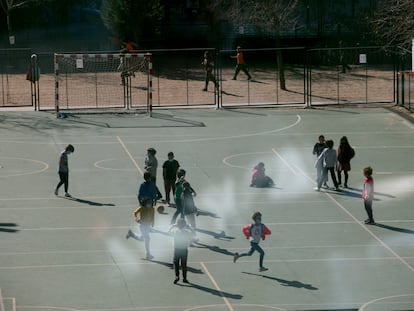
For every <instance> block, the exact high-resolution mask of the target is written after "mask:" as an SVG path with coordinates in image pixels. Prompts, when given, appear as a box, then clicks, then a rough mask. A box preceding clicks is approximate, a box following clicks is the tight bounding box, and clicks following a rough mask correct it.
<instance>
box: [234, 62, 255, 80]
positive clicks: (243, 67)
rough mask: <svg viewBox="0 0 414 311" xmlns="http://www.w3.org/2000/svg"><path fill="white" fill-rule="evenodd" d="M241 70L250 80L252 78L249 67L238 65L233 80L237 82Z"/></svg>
mask: <svg viewBox="0 0 414 311" xmlns="http://www.w3.org/2000/svg"><path fill="white" fill-rule="evenodd" d="M240 70H241V71H243V72H244V73H245V74H246V75H247V77H248V78H249V79H250V78H251V76H250V73H249V70H248V69H247V66H246V65H245V64H238V65H236V69H235V71H234V76H233V80H236V78H237V76H238V74H239V72H240Z"/></svg>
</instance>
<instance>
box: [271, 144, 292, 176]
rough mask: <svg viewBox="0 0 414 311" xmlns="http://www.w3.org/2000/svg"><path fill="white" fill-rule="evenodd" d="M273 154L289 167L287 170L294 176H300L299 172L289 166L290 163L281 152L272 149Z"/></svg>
mask: <svg viewBox="0 0 414 311" xmlns="http://www.w3.org/2000/svg"><path fill="white" fill-rule="evenodd" d="M272 152H273V153H274V154H275V155H276V156H277V157H278V158H279V159H280V160H282V162H283V163H284V164H285V165H286V166H287V168H288V169H289V170H290V171H291V172H292V173H293V174H294V175H298V172H297V171H296V170H295V169H294V168H293V166H292V165H290V164H289V162H288V161H286V160H285V159H284V158H283V157H282V156H281V155H280V154H279V152H277V151H276V149H275V148H272Z"/></svg>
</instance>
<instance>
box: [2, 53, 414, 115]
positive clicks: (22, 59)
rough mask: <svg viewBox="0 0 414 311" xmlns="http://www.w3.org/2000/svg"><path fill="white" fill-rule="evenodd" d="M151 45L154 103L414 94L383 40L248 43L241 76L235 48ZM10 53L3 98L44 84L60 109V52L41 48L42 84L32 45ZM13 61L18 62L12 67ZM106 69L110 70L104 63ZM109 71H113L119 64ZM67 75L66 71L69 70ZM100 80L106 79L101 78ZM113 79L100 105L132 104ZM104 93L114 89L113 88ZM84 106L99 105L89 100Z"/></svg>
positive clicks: (138, 88)
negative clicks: (340, 44) (30, 70)
mask: <svg viewBox="0 0 414 311" xmlns="http://www.w3.org/2000/svg"><path fill="white" fill-rule="evenodd" d="M206 50H208V51H209V52H210V54H211V55H212V57H213V62H214V70H213V74H214V76H215V78H216V79H217V81H218V84H219V85H218V87H217V88H216V87H214V84H213V82H209V84H208V86H207V90H205V89H206V80H205V79H206V73H205V68H204V66H203V65H202V61H203V54H204V52H205V51H206ZM145 52H151V54H152V55H153V70H152V106H153V109H158V108H168V107H185V106H202V107H203V106H206V107H218V108H219V107H232V106H253V107H255V106H276V105H299V106H313V105H320V104H324V105H325V104H347V103H366V104H369V103H393V102H401V101H399V100H398V99H399V98H401V99H403V100H404V103H405V104H406V103H410V100H411V98H413V97H414V95H413V96H411V95H410V94H411V93H410V90H411V88H410V85H411V84H412V83H411V82H412V80H413V78H412V77H409V76H407V77H405V78H404V86H402V82H401V80H399V79H401V75H398V74H397V73H398V69H397V67H396V65H395V64H396V62H397V61H398V60H397V59H396V58H395V57H392V56H389V55H387V54H385V53H384V52H382V50H381V49H380V48H378V47H348V48H323V49H305V48H303V47H294V48H280V49H242V52H243V53H244V60H245V62H246V65H247V69H248V72H249V75H250V79H249V77H248V76H247V75H246V74H245V73H244V72H243V71H241V72H240V73H239V74H238V76H237V78H236V79H233V78H234V74H235V66H236V59H235V58H234V56H235V55H236V52H235V51H233V50H215V49H176V50H150V51H145ZM0 53H2V52H1V51H0ZM3 53H8V54H7V55H8V57H9V58H11V60H10V61H8V62H6V61H3V62H2V63H4V65H3V64H2V63H0V65H2V66H0V76H1V79H2V81H1V83H2V88H1V94H0V96H1V98H2V99H3V102H2V104H0V106H23V105H29V106H30V105H32V100H31V99H32V98H33V96H32V95H33V94H32V92H33V91H36V89H37V91H38V94H36V95H37V96H36V99H37V101H38V102H39V107H38V108H39V109H41V110H50V109H55V76H54V64H53V54H52V53H38V54H37V62H38V65H39V68H40V78H39V81H38V88H33V87H31V86H30V84H29V83H28V81H26V74H27V66H28V64H29V63H30V55H31V54H32V52H31V51H30V49H24V50H22V51H19V53H17V54H16V53H14V52H13V51H10V50H6V51H5V52H3ZM88 53H90V52H88ZM97 53H104V52H97ZM2 59H4V58H2ZM8 64H9V65H8ZM10 64H14V65H13V66H12V67H10V66H11V65H10ZM99 74H100V75H102V74H104V73H103V72H102V70H101V71H100V72H99ZM110 74H111V75H114V72H111V73H110ZM89 77H90V76H88V77H87V76H86V75H85V76H82V75H81V73H80V75H79V77H78V78H79V83H77V84H76V88H78V91H79V92H81V90H80V88H82V87H83V85H84V84H86V83H82V81H86V80H88V79H90V78H89ZM71 78H72V79H73V77H71ZM75 78H76V77H75ZM60 79H64V76H62V77H61V78H60ZM85 79H86V80H85ZM131 79H132V82H131V86H132V88H131V92H133V93H132V94H133V95H134V94H135V93H137V94H138V93H139V92H141V93H142V92H145V91H146V88H147V81H145V79H142V77H138V76H137V77H135V78H131ZM407 79H408V80H409V83H408V84H407ZM95 80H96V81H97V82H96V83H97V84H99V81H100V79H95ZM112 80H113V81H114V82H113V83H114V85H113V86H111V88H114V89H116V88H119V92H118V91H116V92H111V93H113V94H118V95H116V96H117V97H116V98H113V99H111V98H109V99H108V100H106V101H102V102H98V103H96V104H95V105H94V107H93V108H104V109H105V108H107V107H109V106H107V105H106V104H105V102H110V103H111V107H114V106H115V107H116V106H119V107H123V108H125V106H124V105H123V104H122V103H121V102H120V103H119V105H118V104H116V101H122V100H123V99H122V98H121V97H122V96H121V97H120V96H119V94H123V93H125V92H123V91H122V88H123V87H124V86H123V85H122V83H120V78H119V77H118V78H115V79H112ZM112 80H111V81H112ZM108 81H109V80H108ZM60 84H61V85H62V84H63V85H64V81H62V80H61V81H60ZM87 84H91V81H90V80H88V83H87ZM25 85H27V87H25ZM407 87H408V90H407ZM100 89H102V85H96V90H95V91H94V92H99V90H100ZM75 91H76V90H75ZM401 91H404V94H403V95H404V96H403V97H401V95H402V94H399V93H400V92H401ZM14 92H15V93H14ZM407 92H408V94H409V95H407ZM15 94H16V95H15ZM13 96H14V97H13ZM105 96H111V94H108V95H105ZM114 96H115V95H114ZM407 96H408V97H407ZM16 98H18V100H17V99H16ZM131 98H132V102H131V103H130V105H128V107H126V108H127V109H128V108H129V109H140V108H144V107H145V105H146V103H145V102H142V100H141V99H140V98H141V97H139V96H132V97H131ZM0 100H1V99H0ZM75 108H76V109H79V108H82V105H79V103H76V107H75V106H74V105H72V104H71V102H70V99H68V100H67V101H66V102H65V105H64V109H75ZM84 108H92V107H87V105H85V107H84Z"/></svg>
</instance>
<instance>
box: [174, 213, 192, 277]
mask: <svg viewBox="0 0 414 311" xmlns="http://www.w3.org/2000/svg"><path fill="white" fill-rule="evenodd" d="M170 233H171V235H172V236H173V239H174V258H173V264H174V273H175V279H174V284H177V283H178V281H179V280H180V266H181V270H182V275H183V282H184V283H189V281H188V279H187V259H188V247H189V245H190V243H191V241H192V239H193V237H194V230H193V229H192V228H191V227H189V226H187V223H186V222H185V220H184V219H183V218H180V219H178V220H177V224H175V225H173V226H172V227H171V229H170Z"/></svg>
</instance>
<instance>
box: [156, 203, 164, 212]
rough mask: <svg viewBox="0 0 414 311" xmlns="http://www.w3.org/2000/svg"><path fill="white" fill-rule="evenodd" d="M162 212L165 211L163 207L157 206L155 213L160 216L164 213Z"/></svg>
mask: <svg viewBox="0 0 414 311" xmlns="http://www.w3.org/2000/svg"><path fill="white" fill-rule="evenodd" d="M164 211H165V208H164V205H158V206H157V212H158V213H160V214H162V213H164Z"/></svg>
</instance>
